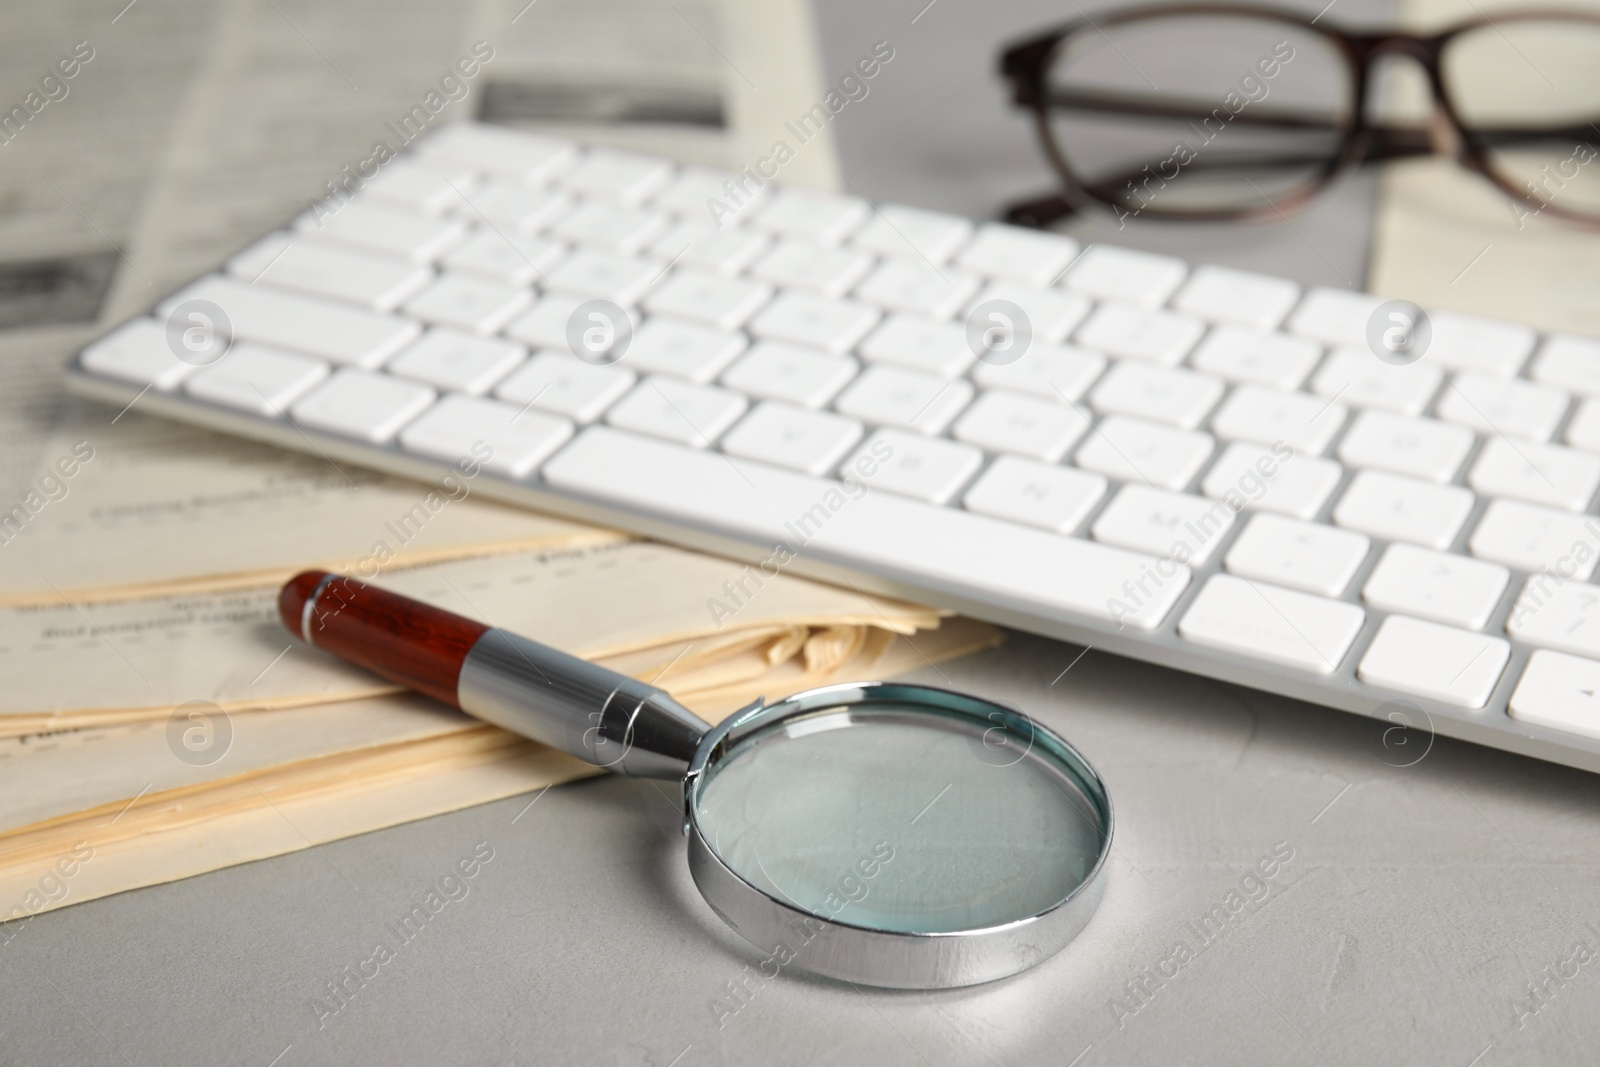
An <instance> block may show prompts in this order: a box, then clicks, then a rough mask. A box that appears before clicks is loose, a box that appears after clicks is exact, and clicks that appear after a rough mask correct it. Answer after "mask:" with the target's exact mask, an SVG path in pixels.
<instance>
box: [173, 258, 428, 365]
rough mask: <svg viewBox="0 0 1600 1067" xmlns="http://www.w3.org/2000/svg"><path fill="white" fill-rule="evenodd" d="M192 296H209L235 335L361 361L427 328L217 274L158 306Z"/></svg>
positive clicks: (373, 361)
mask: <svg viewBox="0 0 1600 1067" xmlns="http://www.w3.org/2000/svg"><path fill="white" fill-rule="evenodd" d="M189 300H209V301H210V302H212V303H213V304H216V305H217V306H218V307H220V308H221V309H222V310H223V313H224V314H226V315H227V316H228V321H229V324H230V326H231V328H232V332H233V337H234V338H235V340H240V341H260V342H261V343H262V344H264V345H271V346H272V347H274V348H287V349H289V350H290V351H292V352H304V353H306V354H308V355H313V356H319V357H321V358H322V359H329V360H332V361H333V362H335V363H344V364H348V365H351V366H358V367H376V366H378V365H379V364H380V363H382V362H383V361H384V360H386V359H388V358H389V357H390V356H392V355H394V354H395V353H396V352H398V351H399V350H400V349H401V348H403V347H404V346H405V345H408V344H410V343H411V341H412V340H414V339H415V338H416V337H417V335H418V334H420V333H421V332H422V328H421V327H420V326H418V325H417V324H416V323H415V322H412V321H410V320H409V319H402V318H399V317H398V316H394V315H380V314H377V313H376V312H371V311H363V310H360V309H358V308H352V307H348V306H345V305H341V304H333V303H329V302H327V301H324V300H312V299H311V298H309V297H304V296H296V295H294V294H292V293H282V292H274V291H272V290H270V289H262V288H259V287H255V286H250V285H246V284H245V283H243V282H237V281H233V280H230V279H227V278H223V277H221V276H219V275H215V274H213V275H211V276H209V277H206V278H202V279H200V280H199V281H198V282H196V283H194V284H193V285H191V286H189V287H188V288H187V289H183V290H181V291H180V292H178V293H177V294H176V295H174V296H170V297H168V298H167V299H166V300H164V301H162V303H161V305H160V307H159V309H158V310H159V312H160V313H161V314H163V315H166V314H170V313H171V312H172V311H173V309H175V308H176V307H178V305H180V304H182V303H184V302H186V301H189Z"/></svg>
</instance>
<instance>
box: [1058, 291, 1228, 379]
mask: <svg viewBox="0 0 1600 1067" xmlns="http://www.w3.org/2000/svg"><path fill="white" fill-rule="evenodd" d="M1204 332H1205V324H1204V323H1202V322H1201V321H1200V320H1199V319H1191V318H1189V317H1188V316H1187V315H1174V314H1173V313H1172V312H1170V311H1152V310H1146V309H1144V308H1139V307H1135V306H1133V305H1132V304H1106V305H1104V306H1102V307H1101V308H1100V309H1099V310H1097V311H1096V312H1095V313H1094V314H1093V315H1090V316H1089V321H1087V322H1085V323H1084V324H1083V325H1082V326H1081V327H1079V329H1078V333H1077V335H1076V337H1075V338H1074V340H1075V341H1076V342H1077V343H1078V344H1080V345H1082V346H1083V347H1085V348H1092V349H1094V350H1095V351H1097V352H1107V353H1109V354H1111V355H1113V356H1126V357H1128V358H1129V359H1140V360H1144V361H1145V362H1146V363H1156V364H1159V365H1161V366H1163V367H1172V366H1176V365H1177V364H1179V363H1181V362H1182V361H1183V357H1184V356H1185V355H1187V354H1188V352H1189V349H1191V348H1193V347H1194V343H1195V342H1196V341H1198V340H1199V339H1200V335H1201V334H1202V333H1204Z"/></svg>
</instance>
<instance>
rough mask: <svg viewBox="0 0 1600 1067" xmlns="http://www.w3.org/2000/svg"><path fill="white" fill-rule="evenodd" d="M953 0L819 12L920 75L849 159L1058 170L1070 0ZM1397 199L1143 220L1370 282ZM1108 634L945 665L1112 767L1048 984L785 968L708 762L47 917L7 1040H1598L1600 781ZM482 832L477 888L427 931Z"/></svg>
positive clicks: (923, 675)
mask: <svg viewBox="0 0 1600 1067" xmlns="http://www.w3.org/2000/svg"><path fill="white" fill-rule="evenodd" d="M924 3H925V0H914V2H911V3H909V4H907V3H898V2H897V3H895V4H883V5H871V6H870V7H869V6H868V5H860V4H855V3H853V2H851V0H824V2H823V3H821V4H820V5H819V6H820V16H821V18H820V22H821V26H822V42H823V53H824V61H825V63H826V64H827V65H828V69H830V70H831V69H836V68H837V69H843V67H844V66H845V65H847V64H848V63H849V62H850V61H851V60H853V59H854V58H855V56H856V55H857V54H859V52H860V51H861V44H862V43H863V42H866V43H868V44H870V42H871V41H872V40H875V39H878V38H880V37H888V38H889V39H891V40H894V41H895V42H896V43H897V45H899V44H900V43H901V42H902V41H903V42H906V44H905V46H904V47H902V48H901V52H900V55H901V58H900V59H897V65H896V66H895V68H894V74H895V75H896V77H897V78H899V79H900V80H898V81H895V80H891V79H888V78H885V79H883V80H882V81H881V82H880V84H879V85H878V86H877V87H876V88H875V90H874V91H875V93H876V94H878V95H877V96H876V97H875V98H874V99H875V100H876V104H875V105H874V107H871V108H865V107H864V108H860V109H853V110H852V111H850V112H849V113H847V114H846V115H845V116H843V117H842V118H841V121H840V123H839V126H838V134H839V137H840V144H841V148H842V152H843V156H844V161H845V174H846V177H847V178H848V179H849V180H850V182H851V183H853V184H854V185H855V186H856V187H858V188H860V189H861V191H863V192H864V193H866V194H868V195H871V196H874V197H882V198H890V199H897V200H903V201H908V202H912V203H920V204H925V205H927V206H932V207H943V208H948V209H953V210H961V211H966V212H968V213H972V214H979V215H982V214H988V213H991V212H992V211H993V209H994V208H995V206H996V205H997V204H998V202H999V201H1001V200H1002V199H1004V198H1005V197H1007V196H1011V195H1015V194H1017V193H1026V192H1029V191H1031V190H1032V189H1033V188H1034V187H1036V186H1037V185H1038V184H1039V182H1040V180H1041V179H1043V177H1044V172H1043V170H1042V168H1041V167H1040V166H1039V164H1038V163H1037V160H1036V157H1035V156H1034V155H1033V154H1032V153H1033V149H1032V146H1031V143H1030V142H1029V141H1028V139H1027V131H1026V128H1025V127H1024V126H1022V124H1021V123H1020V121H1019V120H1017V119H1016V118H1015V117H1014V116H1008V115H1006V114H1005V109H1004V104H1003V99H1002V98H1001V96H1000V94H999V90H998V87H997V86H996V84H995V83H994V80H993V78H992V75H991V74H990V70H991V68H992V63H993V54H994V45H995V43H996V42H998V41H999V40H1000V39H1002V38H1004V37H1007V36H1010V35H1012V34H1013V33H1014V32H1017V31H1020V30H1023V29H1026V28H1031V27H1034V26H1039V25H1044V24H1048V23H1049V22H1051V21H1053V20H1056V19H1059V18H1061V17H1063V15H1064V14H1069V13H1070V11H1071V8H1072V5H1071V4H1070V3H1069V4H1067V5H1061V6H1058V5H1056V4H1054V3H1044V2H1042V0H1027V2H1009V3H1007V4H1004V5H990V4H982V5H980V4H976V3H962V2H961V0H941V2H940V3H939V4H938V5H937V6H935V7H932V8H931V9H929V10H927V11H926V12H925V13H924V15H923V16H922V17H921V18H919V19H918V20H917V21H916V22H915V23H914V24H913V23H912V22H911V16H912V15H915V14H916V9H918V8H921V7H922V6H923V4H924ZM1348 3H1349V7H1350V8H1351V10H1353V11H1359V10H1361V9H1360V8H1359V7H1358V5H1357V4H1356V3H1354V0H1348ZM1341 10H1343V8H1341ZM889 20H892V24H891V21H889ZM913 43H914V44H915V47H912V45H913ZM929 94H936V96H932V97H930V95H929ZM930 100H931V101H932V102H930ZM1369 198H1370V187H1369V186H1368V185H1366V184H1365V183H1362V182H1354V183H1351V184H1349V185H1347V186H1345V187H1343V188H1342V189H1341V190H1340V191H1339V192H1338V193H1337V194H1336V195H1335V196H1333V197H1330V198H1328V199H1326V200H1324V201H1322V202H1320V203H1319V204H1318V205H1317V206H1316V207H1315V208H1314V209H1313V210H1312V211H1310V212H1309V213H1307V214H1306V215H1304V216H1302V217H1301V218H1300V219H1298V220H1297V222H1296V226H1297V227H1298V229H1296V228H1295V227H1289V226H1268V227H1258V228H1251V229H1241V230H1223V229H1219V228H1206V229H1198V230H1197V229H1188V230H1184V229H1182V228H1178V229H1176V230H1174V229H1173V228H1170V227H1169V228H1158V227H1148V226H1142V227H1135V228H1130V229H1129V230H1128V231H1126V232H1124V233H1122V234H1118V235H1117V239H1118V240H1121V241H1123V242H1125V243H1130V244H1136V245H1145V246H1150V247H1160V248H1164V249H1168V250H1172V251H1176V252H1178V253H1180V254H1190V255H1194V256H1197V257H1198V258H1205V259H1209V260H1212V261H1222V262H1231V263H1237V264H1240V265H1246V266H1253V267H1255V268H1257V269H1266V270H1277V271H1280V272H1282V273H1285V274H1289V275H1292V276H1295V277H1299V278H1302V279H1304V280H1306V281H1313V282H1332V283H1334V284H1342V283H1341V282H1340V280H1339V277H1340V275H1341V274H1351V273H1352V272H1354V273H1355V277H1356V280H1357V281H1358V280H1359V271H1360V269H1361V264H1362V263H1363V262H1364V259H1365V248H1366V226H1365V220H1366V218H1367V217H1368V216H1367V212H1368V207H1369ZM1094 227H1095V224H1094V223H1089V224H1087V227H1086V230H1085V231H1084V232H1088V233H1093V232H1094ZM1080 652H1082V650H1081V649H1078V648H1075V647H1072V646H1067V645H1062V644H1059V643H1054V642H1049V641H1044V640H1039V639H1035V638H1031V637H1027V636H1023V635H1014V636H1013V637H1012V638H1011V640H1010V641H1009V643H1008V644H1007V645H1006V646H1005V647H1003V648H1001V649H998V650H995V651H992V652H989V653H986V654H983V655H980V656H975V657H971V658H968V659H966V660H963V661H960V662H956V663H952V664H947V665H944V666H942V667H941V668H938V669H937V670H935V669H926V670H923V671H920V672H918V673H917V674H916V675H914V676H913V677H914V678H915V679H916V680H919V681H923V682H929V683H932V684H940V685H950V686H954V687H958V688H962V689H968V690H971V691H974V692H978V693H982V694H984V695H986V696H990V697H994V698H998V699H1003V700H1009V701H1013V702H1015V703H1017V704H1019V705H1021V706H1022V707H1023V708H1025V709H1027V710H1028V711H1029V712H1030V713H1032V714H1034V715H1035V716H1037V717H1038V718H1039V719H1040V720H1041V721H1043V722H1045V723H1047V724H1049V725H1050V726H1053V727H1055V728H1056V729H1058V730H1060V731H1061V732H1063V733H1064V734H1065V735H1066V736H1067V737H1068V738H1069V739H1070V740H1072V741H1073V742H1074V743H1075V744H1076V745H1077V746H1079V748H1080V749H1081V750H1082V751H1083V752H1084V753H1085V754H1086V755H1087V756H1088V757H1089V758H1090V759H1091V760H1092V761H1093V762H1094V764H1095V765H1096V766H1097V768H1098V769H1099V770H1100V771H1101V773H1102V774H1103V775H1104V777H1105V778H1106V780H1107V782H1108V784H1109V787H1110V789H1111V791H1112V795H1113V798H1114V802H1115V804H1116V809H1117V820H1118V826H1117V837H1116V841H1115V852H1114V855H1113V858H1112V862H1111V866H1110V874H1109V880H1108V885H1107V889H1106V894H1105V899H1104V902H1103V904H1102V905H1101V907H1100V910H1099V912H1098V914H1097V915H1096V916H1095V918H1094V919H1093V921H1092V922H1091V923H1090V925H1089V926H1088V928H1087V929H1086V931H1085V932H1084V933H1083V935H1082V936H1081V937H1080V938H1079V939H1078V940H1077V941H1076V942H1074V943H1073V944H1072V945H1071V946H1069V947H1068V949H1067V950H1066V951H1064V952H1062V953H1061V954H1060V955H1059V956H1057V957H1055V958H1054V959H1052V960H1050V961H1048V962H1047V963H1045V964H1043V965H1042V966H1040V967H1039V968H1037V969H1036V970H1034V971H1031V972H1028V973H1026V974H1024V975H1022V976H1019V977H1017V978H1013V979H1010V980H1006V981H1002V982H998V983H994V984H991V985H988V986H982V987H977V988H972V989H967V990H957V991H950V992H940V993H890V992H883V991H878V990H871V989H858V988H853V987H851V986H849V985H845V984H840V983H835V982H829V981H824V980H818V979H812V978H808V977H806V976H804V975H801V974H797V973H789V972H787V971H786V972H784V973H782V974H780V976H779V977H778V978H777V979H775V980H770V981H768V980H764V979H763V978H762V977H761V976H760V975H759V974H758V972H757V970H756V964H757V963H758V961H759V960H760V959H761V958H762V956H761V954H760V953H758V952H757V951H756V950H755V949H754V948H752V947H751V946H749V945H747V944H745V943H743V942H742V941H741V940H740V939H739V938H738V937H737V936H736V935H734V934H733V933H731V932H730V931H729V930H728V929H727V928H726V927H725V926H724V925H723V924H722V923H721V922H720V921H719V920H718V919H717V918H716V917H715V916H714V915H713V914H712V913H711V911H710V910H709V909H708V908H707V907H706V905H705V904H703V903H702V902H701V901H700V899H699V897H698V896H697V894H696V892H695V889H694V887H693V884H692V883H691V882H690V880H689V877H688V874H687V871H686V868H685V865H684V842H683V838H682V836H681V835H680V833H679V819H678V806H677V804H678V802H677V799H676V797H675V795H674V791H673V789H672V788H671V787H670V786H668V785H665V784H662V783H649V782H631V781H624V780H619V779H610V778H607V779H596V780H591V781H586V782H582V783H579V784H576V785H572V786H565V787H560V788H555V789H551V790H549V791H548V792H547V793H545V794H542V795H540V796H538V797H519V798H512V799H510V800H507V801H503V802H499V803H495V804H490V805H486V806H482V807H478V808H473V809H470V810H467V811H463V812H459V813H456V814H453V815H448V816H443V817H439V818H434V819H429V820H426V821H423V822H419V823H415V824H411V825H407V826H402V827H398V828H395V829H392V830H387V831H383V832H380V833H374V834H368V835H365V836H362V837H358V838H354V839H350V840H345V841H341V842H338V843H335V844H332V845H327V846H324V847H322V848H319V849H315V850H308V851H305V852H300V853H297V854H294V855H289V856H284V857H282V858H279V859H274V860H270V861H266V862H261V863H254V864H249V865H246V866H242V867H236V868H232V869H229V870H224V871H219V872H217V873H214V874H209V875H205V876H202V877H198V878H193V879H190V880H187V881H183V882H179V883H176V884H173V885H168V886H162V887H158V888H153V889H146V890H141V891H137V892H132V893H125V894H122V895H120V896H116V897H112V898H109V899H105V900H100V901H95V902H91V903H88V904H84V905H80V906H76V907H72V908H68V909H65V910H63V911H59V912H55V913H52V914H48V915H45V916H41V917H39V918H37V919H34V920H31V921H29V922H28V923H26V924H25V925H23V926H22V927H21V928H20V929H19V930H17V932H16V936H15V937H14V938H13V939H12V940H11V941H10V943H9V944H7V945H5V946H4V947H3V948H0V1004H3V1005H4V1009H3V1010H0V1063H6V1064H10V1063H18V1064H58V1063H59V1064H85V1065H88V1064H122V1063H126V1064H140V1065H143V1064H212V1063H242V1064H255V1065H260V1067H292V1065H297V1064H312V1063H347V1062H357V1063H430V1064H431V1063H504V1064H531V1063H538V1064H544V1063H585V1064H587V1063H615V1064H650V1065H657V1067H666V1065H671V1064H676V1065H678V1067H694V1065H698V1064H711V1063H723V1064H742V1063H770V1064H810V1063H825V1064H859V1063H873V1064H881V1065H888V1064H947V1063H996V1064H1001V1063H1004V1064H1022V1063H1042V1064H1053V1065H1057V1067H1069V1065H1078V1067H1095V1065H1099V1064H1122V1063H1179V1064H1213V1063H1215V1064H1240V1063H1251V1064H1254V1063H1261V1064H1307V1065H1314V1064H1330V1065H1331V1064H1339V1065H1344V1064H1352V1065H1354V1064H1362V1065H1365V1064H1374V1063H1407V1064H1410V1063H1428V1064H1442V1065H1449V1067H1472V1065H1479V1067H1491V1065H1498V1064H1507V1063H1588V1062H1593V1061H1594V1059H1595V1052H1594V1050H1595V1048H1596V1046H1597V1042H1600V1010H1597V1007H1600V974H1597V973H1596V972H1600V963H1597V961H1600V956H1597V953H1600V907H1597V906H1596V905H1595V903H1594V901H1595V899H1596V893H1595V890H1596V888H1597V887H1600V851H1597V849H1596V847H1595V841H1596V834H1597V831H1600V780H1597V779H1595V778H1594V777H1592V776H1588V775H1584V774H1581V773H1579V772H1576V771H1572V770H1567V769H1565V768H1561V767H1555V766H1549V765H1545V764H1540V763H1536V762H1533V761H1530V760H1525V759H1521V758H1518V757H1513V756H1508V755H1504V754H1501V753H1497V752H1493V751H1489V750H1485V749H1479V748H1474V747H1471V746H1466V745H1462V744H1458V743H1455V742H1451V741H1448V740H1443V739H1439V740H1432V739H1429V738H1426V737H1421V736H1410V737H1402V736H1400V735H1398V734H1394V733H1386V725H1387V724H1383V723H1377V722H1372V721H1366V720H1362V719H1358V718H1355V717H1353V716H1349V715H1343V714H1338V713H1335V712H1330V711H1325V710H1322V709H1318V708H1314V707H1310V706H1306V705H1302V704H1297V703H1295V702H1292V701H1288V700H1283V699H1279V698H1276V697H1272V696H1267V695H1263V694H1259V693H1253V692H1249V691H1245V690H1241V689H1237V688H1233V687H1229V686H1225V685H1221V684H1217V683H1213V682H1209V681H1204V680H1198V679H1194V678H1191V677H1188V676H1184V675H1179V674H1175V673H1169V672H1165V671H1162V670H1160V669H1156V668H1151V667H1148V666H1142V665H1138V664H1134V663H1131V662H1128V661H1123V660H1119V659H1116V658H1114V657H1111V656H1107V655H1104V654H1102V653H1100V652H1098V651H1094V650H1090V651H1089V652H1087V654H1085V655H1083V656H1082V658H1081V659H1080V658H1078V657H1079V655H1080ZM1069 667H1070V669H1068V668H1069ZM530 801H532V803H531V805H530ZM472 857H476V858H477V860H478V869H477V873H476V875H475V876H474V877H473V878H471V879H470V880H468V881H467V882H466V883H465V885H466V890H465V895H462V893H461V892H460V891H457V892H456V893H455V894H454V896H455V897H456V898H457V899H452V900H450V901H449V902H448V903H446V904H445V905H444V907H443V908H442V910H440V911H439V912H438V913H437V914H436V915H434V916H433V917H432V918H431V919H430V921H429V922H428V923H427V924H426V926H425V927H423V928H422V929H421V930H420V932H418V933H416V934H414V935H413V936H412V937H411V939H410V940H402V939H401V938H400V937H399V935H397V933H396V932H395V931H396V927H395V923H396V922H397V920H398V919H399V918H400V917H401V916H402V915H404V914H405V913H407V912H408V911H410V909H411V908H412V907H413V905H415V904H418V903H420V902H421V901H422V900H423V899H424V898H425V897H427V895H428V894H429V893H430V892H433V891H434V890H435V888H436V887H437V886H438V885H439V882H440V879H441V877H443V876H444V875H446V874H447V873H450V872H452V871H454V870H455V869H456V866H457V864H458V862H459V861H461V860H463V859H468V858H472ZM484 857H489V858H487V859H486V860H485V859H484ZM1269 857H1274V858H1275V860H1276V862H1275V863H1269V864H1268V866H1269V867H1270V868H1271V869H1272V870H1273V874H1272V876H1271V877H1269V878H1265V879H1261V878H1257V877H1255V876H1254V873H1253V872H1256V871H1258V869H1259V868H1258V864H1259V863H1260V861H1262V860H1263V859H1267V858H1269ZM380 944H382V945H385V946H386V947H387V949H388V950H389V951H388V952H387V953H386V954H385V961H384V962H383V963H382V965H381V966H380V967H379V968H378V970H377V974H376V975H375V976H374V977H370V978H367V979H364V980H363V979H360V978H358V977H356V970H357V968H358V967H360V966H361V965H362V964H363V962H364V961H367V960H369V959H370V958H372V957H373V956H374V952H375V949H376V948H377V946H378V945H380ZM370 971H371V968H370V966H369V967H368V972H369V973H370Z"/></svg>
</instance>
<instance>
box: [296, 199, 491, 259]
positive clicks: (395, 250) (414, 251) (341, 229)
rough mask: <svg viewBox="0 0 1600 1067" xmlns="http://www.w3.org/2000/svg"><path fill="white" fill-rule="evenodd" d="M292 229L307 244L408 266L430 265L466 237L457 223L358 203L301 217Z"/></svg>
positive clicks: (383, 206)
mask: <svg viewBox="0 0 1600 1067" xmlns="http://www.w3.org/2000/svg"><path fill="white" fill-rule="evenodd" d="M294 226H295V229H296V230H298V231H299V232H300V233H301V234H302V235H304V237H305V239H306V240H309V241H328V242H332V243H335V244H338V245H346V246H353V247H355V248H361V249H366V250H368V251H371V252H376V253H379V254H380V255H385V256H393V257H394V258H396V259H403V260H406V261H408V262H411V263H432V262H433V261H434V260H436V259H438V258H439V257H440V256H442V255H444V254H445V253H446V252H448V251H449V250H450V249H451V248H454V247H455V246H456V245H458V244H460V243H461V242H462V240H464V239H465V238H466V236H467V226H466V224H465V223H463V222H460V221H459V220H456V219H439V218H432V217H429V216H427V215H418V214H417V213H415V212H412V211H402V210H400V209H399V208H394V207H388V206H385V205H383V204H369V203H366V202H364V201H359V200H358V201H356V202H355V203H350V204H345V205H343V206H341V207H340V208H339V209H338V210H337V211H331V212H330V211H314V212H311V213H309V214H306V215H302V216H301V217H300V218H299V219H297V220H296V221H295V224H294Z"/></svg>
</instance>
